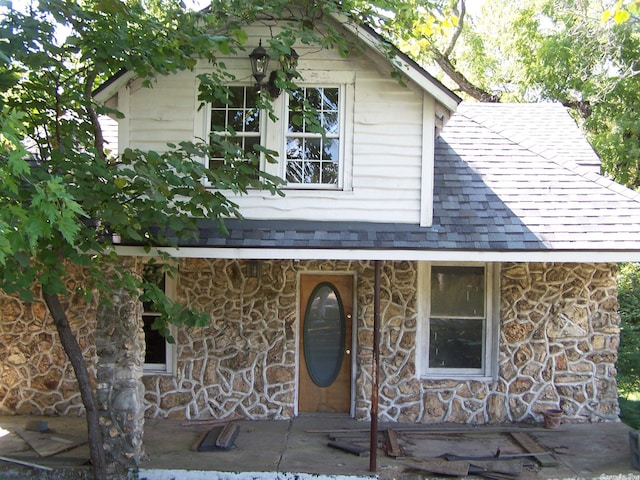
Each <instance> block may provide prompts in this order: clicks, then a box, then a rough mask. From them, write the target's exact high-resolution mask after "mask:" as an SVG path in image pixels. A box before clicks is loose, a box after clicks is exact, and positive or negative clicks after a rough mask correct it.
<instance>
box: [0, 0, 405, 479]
mask: <svg viewBox="0 0 640 480" xmlns="http://www.w3.org/2000/svg"><path fill="white" fill-rule="evenodd" d="M388 3H389V4H388ZM411 3H412V2H410V1H409V2H386V1H385V0H382V1H379V2H376V3H375V4H374V3H373V2H364V1H360V0H353V1H351V2H338V1H326V2H315V1H312V0H309V1H306V0H303V1H299V2H295V5H293V6H292V5H290V4H289V3H288V2H282V1H279V0H263V1H256V2H246V1H238V0H216V1H214V2H213V3H212V5H211V8H209V9H208V10H204V11H201V12H199V13H197V14H196V13H193V12H187V11H185V10H184V8H183V5H182V3H181V2H180V1H179V0H128V1H126V2H125V1H122V0H79V1H73V0H41V1H40V2H39V4H38V6H37V7H36V6H34V5H30V6H27V8H26V11H20V10H16V9H13V8H12V7H11V4H8V5H6V6H4V7H0V8H1V10H0V16H1V18H2V23H1V24H0V87H2V88H0V124H1V125H2V130H1V131H0V289H2V290H3V291H4V292H6V293H11V294H15V295H17V296H19V297H20V298H21V299H23V300H24V301H31V300H33V299H34V291H40V292H41V293H42V296H43V298H44V300H45V302H46V305H47V307H48V309H49V312H50V316H51V318H52V320H53V323H54V325H55V327H56V329H57V331H58V334H59V336H60V339H61V342H62V344H63V347H64V349H65V351H66V353H67V355H68V357H69V360H70V363H71V364H72V366H73V369H74V371H75V374H76V377H77V380H78V384H79V389H80V392H81V396H82V401H83V404H84V407H85V410H86V414H87V428H88V433H89V445H90V450H91V459H92V463H93V469H94V474H95V478H98V479H102V478H106V473H105V459H104V453H103V450H102V443H103V442H102V438H101V431H100V428H99V422H98V406H97V405H96V398H95V391H94V390H93V389H92V386H91V379H90V375H89V372H88V369H87V365H86V361H85V359H84V358H83V356H82V351H81V349H80V348H79V346H78V342H77V340H76V338H75V336H74V332H73V331H72V329H71V327H70V324H69V319H68V318H67V316H66V313H65V309H64V308H63V299H64V298H65V297H66V296H68V295H69V294H70V293H74V294H77V293H78V292H77V291H76V292H68V291H67V288H66V285H65V281H64V280H65V277H66V267H67V266H68V265H76V266H79V267H82V268H84V269H86V271H87V272H89V275H88V278H89V279H90V282H89V283H88V284H87V285H84V286H83V287H82V291H81V292H80V293H82V294H83V295H85V296H86V297H87V298H89V297H91V295H92V294H94V292H102V295H101V296H100V301H101V302H107V301H108V298H109V295H108V294H109V292H112V291H113V289H114V288H123V289H125V290H126V291H128V292H129V293H130V294H132V295H138V294H137V292H139V291H147V292H149V293H148V294H147V295H148V300H150V301H153V302H154V303H156V308H157V309H158V311H160V312H161V313H162V317H161V319H160V320H159V321H157V322H156V324H155V325H154V328H158V329H159V330H160V331H161V332H163V333H166V332H168V329H167V326H168V325H169V324H170V323H175V324H187V325H202V324H204V323H205V322H207V321H208V318H207V316H206V315H204V314H202V313H199V312H192V311H189V310H186V309H184V308H182V307H181V306H179V305H176V304H174V303H172V302H170V301H169V300H168V299H166V298H165V297H164V296H163V295H162V294H161V292H159V291H158V290H157V289H156V290H154V289H153V288H151V285H145V284H144V283H143V281H142V280H141V279H140V278H139V277H138V276H136V274H135V272H131V271H129V270H127V269H126V268H122V267H121V266H120V264H119V262H118V259H117V256H116V254H115V253H114V251H113V249H112V248H111V247H112V240H113V238H114V236H116V235H117V236H120V237H123V238H126V239H129V240H132V241H135V242H138V243H139V244H140V245H143V246H145V247H149V248H150V247H153V246H158V245H164V246H171V245H172V244H173V240H172V238H171V237H172V236H179V237H186V236H192V235H195V234H196V232H197V221H198V219H200V218H214V219H219V220H220V221H219V225H220V228H221V229H222V230H223V231H224V221H223V219H224V218H226V217H232V216H236V217H241V212H239V211H238V208H237V205H235V204H234V203H233V202H232V201H230V200H229V199H228V198H226V197H225V196H224V195H222V193H221V191H225V190H230V191H232V192H235V193H244V192H246V190H247V188H250V187H251V188H256V189H263V190H266V191H268V192H271V193H272V194H281V192H280V191H279V188H278V187H279V185H280V182H281V181H280V179H278V178H275V177H272V176H269V175H267V174H265V173H263V172H261V171H259V170H258V169H257V168H256V165H257V164H258V160H259V158H260V157H261V156H264V157H265V158H266V159H267V161H272V160H273V155H274V152H270V151H267V150H265V149H264V148H262V147H260V146H258V147H255V150H253V151H239V149H238V147H237V146H236V145H235V144H234V142H233V134H234V132H229V134H230V136H229V137H224V136H219V137H212V138H211V139H207V140H206V141H204V140H203V141H200V142H194V141H192V139H185V141H183V142H180V143H179V144H177V145H168V146H167V148H166V149H165V150H163V151H161V152H156V151H142V150H134V149H128V150H126V151H125V152H124V153H123V154H122V155H120V156H118V155H116V154H115V152H109V151H107V150H106V149H105V143H104V137H103V133H102V129H101V124H100V121H99V117H100V115H103V114H110V115H115V116H118V115H120V113H119V112H117V111H114V110H110V109H109V108H107V107H105V106H104V105H99V104H97V103H96V102H95V101H94V98H93V95H92V94H93V91H94V90H95V89H96V87H98V86H99V85H100V84H101V82H104V81H105V80H107V79H108V78H110V77H112V76H114V75H116V74H117V73H118V72H120V71H122V70H126V71H130V72H134V73H135V74H136V75H137V76H138V77H139V78H141V79H143V81H144V83H143V84H144V86H145V87H152V86H153V83H154V79H155V78H157V77H158V76H161V75H169V74H172V73H174V72H177V71H180V70H184V69H191V68H193V67H194V66H195V64H196V61H197V59H206V60H207V61H208V62H210V64H211V65H212V66H213V70H212V73H210V74H207V75H201V76H199V80H200V85H199V100H201V101H202V102H203V103H204V102H211V101H212V100H215V99H218V100H220V99H221V100H225V99H227V100H228V98H229V93H230V92H229V90H228V88H226V87H225V86H224V84H225V82H227V81H228V80H229V79H231V78H232V75H231V74H230V73H229V72H227V71H226V69H225V66H224V64H222V63H220V62H218V56H219V55H226V54H236V53H238V52H241V51H242V50H243V44H244V43H245V42H246V38H247V35H246V33H245V32H244V31H243V29H242V28H243V26H244V25H246V24H248V23H250V22H252V21H254V20H256V19H259V18H263V17H265V16H267V17H275V18H280V19H286V20H287V26H286V27H285V28H284V29H283V31H281V32H279V33H278V34H276V35H274V37H273V38H271V39H269V42H268V50H269V53H270V54H271V55H272V56H278V55H280V54H287V53H290V50H291V47H292V45H293V43H294V42H303V43H314V44H317V45H320V46H321V47H323V48H336V49H338V50H339V51H340V53H341V54H343V55H348V54H349V52H350V50H351V49H352V48H353V47H354V46H353V45H351V44H349V43H348V42H347V40H346V39H345V38H344V36H343V35H341V34H340V33H339V32H338V31H337V30H336V29H335V28H334V27H333V26H332V25H331V24H330V23H327V22H324V19H325V18H326V16H327V14H328V13H329V12H341V13H353V14H354V15H357V16H361V17H362V18H368V19H370V20H373V19H375V18H377V17H382V16H384V15H385V12H386V11H387V10H385V9H388V8H391V6H392V5H395V6H398V7H399V8H406V7H407V5H410V4H411ZM395 6H394V8H395ZM374 7H375V8H374ZM291 8H293V9H294V10H295V11H291ZM301 13H302V15H300V14H301ZM293 80H294V81H295V77H294V78H293ZM276 81H277V83H278V84H279V86H282V87H283V88H285V89H289V90H290V89H292V88H294V87H295V84H294V83H292V80H291V79H288V78H285V77H284V76H282V77H278V79H277V80H276ZM270 101H271V98H270V96H269V94H268V93H267V92H266V91H264V92H262V93H261V97H260V101H259V106H260V107H261V108H264V109H266V110H267V111H269V112H270V115H272V116H273V115H274V112H273V110H272V109H271V107H270ZM212 151H215V152H216V153H218V154H219V152H224V157H225V162H223V163H221V164H219V166H218V167H216V168H214V169H209V168H205V166H204V165H203V163H202V162H201V161H200V159H202V158H206V157H207V155H209V154H210V153H211V152H212ZM240 159H241V160H240ZM202 179H206V180H207V183H208V184H210V185H212V186H213V188H205V187H204V185H203V182H202ZM167 232H171V234H172V235H168V234H167ZM105 272H112V273H111V274H109V275H105ZM147 287H148V288H147Z"/></svg>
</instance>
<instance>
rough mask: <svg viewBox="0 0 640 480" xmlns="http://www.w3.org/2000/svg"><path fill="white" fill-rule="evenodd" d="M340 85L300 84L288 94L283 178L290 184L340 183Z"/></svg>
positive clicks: (336, 184) (318, 184)
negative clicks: (306, 85) (298, 87)
mask: <svg viewBox="0 0 640 480" xmlns="http://www.w3.org/2000/svg"><path fill="white" fill-rule="evenodd" d="M340 136H341V121H340V89H339V88H338V87H303V88H300V89H298V90H296V91H294V92H293V94H292V95H290V96H289V107H288V109H287V131H286V133H285V155H286V166H285V178H286V180H287V183H288V184H289V185H290V186H304V185H309V186H314V187H317V186H326V187H332V188H337V187H338V186H339V184H340V176H341V171H342V166H341V161H340V157H341V138H340Z"/></svg>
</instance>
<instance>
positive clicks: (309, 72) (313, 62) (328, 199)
mask: <svg viewBox="0 0 640 480" xmlns="http://www.w3.org/2000/svg"><path fill="white" fill-rule="evenodd" d="M249 35H250V40H249V42H248V44H247V47H246V48H247V51H246V52H245V53H244V54H243V55H245V56H246V57H245V56H243V57H242V58H240V59H227V60H225V63H226V64H227V65H228V66H229V67H233V68H234V73H235V75H236V81H237V83H238V84H247V85H252V84H253V78H252V77H251V74H250V65H249V59H248V54H249V52H250V51H251V50H252V48H254V46H256V45H257V44H258V41H259V39H260V38H263V39H264V38H268V36H269V32H268V30H264V29H263V30H260V29H251V30H250V31H249ZM263 45H265V42H264V41H263ZM295 48H296V50H297V51H298V53H299V54H300V60H299V68H298V70H299V72H300V73H301V74H302V76H303V77H304V82H306V83H307V84H310V85H323V84H324V85H327V84H334V85H338V84H340V85H343V86H344V90H343V93H344V97H345V98H343V99H342V100H343V105H344V106H345V108H346V111H345V117H344V119H345V129H344V138H343V139H342V143H343V146H344V151H343V158H342V161H343V162H344V168H345V178H344V184H343V188H342V189H341V190H339V191H335V190H326V189H324V190H323V189H316V190H310V189H289V188H287V189H285V190H284V192H285V197H284V198H281V197H272V196H270V195H268V194H265V193H262V192H257V191H252V192H249V194H248V195H245V196H242V197H237V198H234V201H236V202H237V203H238V204H239V205H240V211H241V212H242V214H243V215H244V216H245V217H246V218H254V219H300V220H347V221H372V222H399V223H420V222H421V219H424V218H430V215H426V216H425V215H424V208H425V205H428V206H429V207H430V206H431V201H430V197H429V196H430V195H431V194H432V193H431V192H424V191H423V189H424V186H425V185H431V182H425V181H424V179H423V175H424V174H423V172H426V173H425V174H428V175H432V168H431V167H429V168H426V169H424V168H423V161H424V157H425V151H426V152H428V154H430V155H432V151H433V148H432V146H431V147H429V148H427V149H426V150H425V147H424V146H423V136H424V135H425V134H424V132H425V131H429V130H431V131H433V129H434V128H435V127H434V125H435V118H433V116H431V117H429V116H428V117H427V123H428V125H424V122H423V117H424V116H425V113H424V112H425V111H426V112H431V111H432V109H425V108H424V105H425V104H432V103H433V99H432V98H431V97H428V96H425V95H426V94H425V93H424V92H423V91H422V90H421V89H420V88H419V87H417V86H416V85H414V84H412V83H410V84H409V86H408V87H403V86H401V85H400V84H399V83H398V82H397V81H396V80H394V79H392V78H391V77H390V70H391V68H390V66H386V67H384V68H378V67H376V65H377V64H376V63H375V62H371V61H370V60H371V59H370V58H366V57H365V56H361V57H359V58H355V59H348V60H347V59H343V58H341V57H340V56H339V55H338V54H337V53H336V52H334V51H317V50H316V49H310V48H308V47H305V46H303V45H300V46H298V45H296V46H295ZM245 58H246V59H245ZM277 67H278V62H277V61H275V60H272V64H271V65H270V69H273V68H277ZM206 69H207V67H206V65H199V67H198V69H196V71H195V72H185V73H180V74H178V75H173V76H170V77H161V78H159V79H158V81H157V84H156V85H155V87H154V88H152V89H148V88H142V87H141V86H140V83H139V81H136V82H133V83H132V84H131V85H130V86H128V87H127V90H128V91H129V92H130V97H129V98H128V102H129V105H128V107H127V110H128V115H127V119H126V120H125V121H123V122H121V124H120V127H121V128H122V127H125V128H126V126H127V125H128V139H129V140H128V142H129V146H132V147H137V148H143V149H155V150H164V149H166V148H167V147H166V144H167V142H174V143H177V142H179V141H182V140H185V139H193V138H194V137H200V138H202V137H203V136H204V134H205V133H206V128H205V125H204V113H203V112H202V111H197V108H198V101H197V91H196V90H197V88H196V85H197V79H196V75H197V74H198V73H202V72H204V71H206ZM125 93H126V92H120V93H119V96H120V95H123V94H125ZM126 103H127V102H126V101H123V102H122V105H126ZM275 108H276V110H277V112H279V114H280V116H281V117H282V116H283V115H284V103H283V101H282V98H281V99H278V100H277V101H276V103H275ZM124 113H125V114H127V112H124ZM281 132H282V124H281V123H276V124H274V123H271V122H269V124H268V125H267V132H266V138H267V139H270V140H269V141H270V142H271V143H273V144H268V145H267V147H269V148H272V149H274V150H276V151H279V152H282V151H283V135H282V134H281ZM427 137H428V136H427ZM120 138H121V139H122V138H126V135H122V134H121V135H120ZM430 141H432V139H431V140H430ZM125 146H126V145H122V144H121V145H120V147H121V149H122V148H123V147H125ZM268 168H269V169H271V172H272V173H282V170H281V169H280V168H279V167H278V166H276V167H273V166H269V167H268ZM425 194H426V195H427V197H425Z"/></svg>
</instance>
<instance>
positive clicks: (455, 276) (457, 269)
mask: <svg viewBox="0 0 640 480" xmlns="http://www.w3.org/2000/svg"><path fill="white" fill-rule="evenodd" d="M496 291H497V288H496V286H494V276H493V267H492V266H491V265H489V264H474V265H440V264H433V265H431V264H425V265H422V268H421V287H420V294H421V298H422V302H421V317H422V318H421V322H420V341H421V344H422V345H421V347H422V348H421V349H420V352H419V364H420V366H421V368H420V372H421V374H422V376H426V377H429V378H458V377H469V378H477V377H491V376H493V375H494V374H495V368H496V365H497V350H496V348H495V346H496V345H497V334H498V332H497V325H498V323H499V322H498V321H497V320H494V310H495V308H494V305H497V304H498V303H497V301H495V299H494V298H493V296H494V292H496Z"/></svg>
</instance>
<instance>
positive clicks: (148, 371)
mask: <svg viewBox="0 0 640 480" xmlns="http://www.w3.org/2000/svg"><path fill="white" fill-rule="evenodd" d="M176 286H177V274H176V275H174V276H173V277H171V276H170V275H168V274H167V273H166V272H165V274H164V293H165V295H166V296H167V297H168V298H170V299H175V298H176ZM150 313H151V312H143V314H144V315H149V314H150ZM169 331H170V333H171V335H172V336H173V337H174V338H175V337H176V329H175V327H174V326H173V325H170V326H169ZM145 342H146V340H145ZM164 345H165V358H166V363H146V362H145V364H144V366H143V373H144V374H145V375H174V374H175V373H176V370H177V350H176V344H175V343H169V342H168V341H167V340H166V339H165V341H164Z"/></svg>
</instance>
